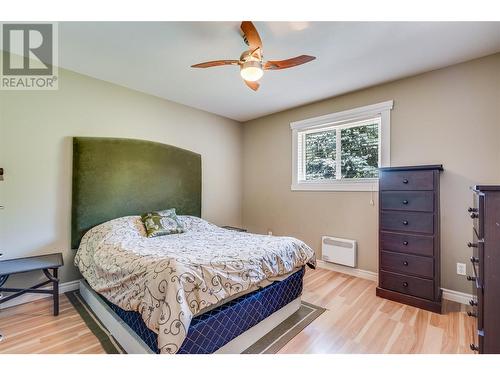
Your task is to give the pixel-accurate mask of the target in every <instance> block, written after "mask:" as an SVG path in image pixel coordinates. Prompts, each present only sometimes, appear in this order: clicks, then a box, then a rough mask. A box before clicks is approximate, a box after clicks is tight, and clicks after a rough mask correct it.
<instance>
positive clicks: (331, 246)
mask: <svg viewBox="0 0 500 375" xmlns="http://www.w3.org/2000/svg"><path fill="white" fill-rule="evenodd" d="M356 251H357V245H356V241H355V240H348V239H345V238H337V237H329V236H323V237H322V238H321V253H322V259H323V260H324V261H325V262H331V263H337V264H341V265H343V266H348V267H356Z"/></svg>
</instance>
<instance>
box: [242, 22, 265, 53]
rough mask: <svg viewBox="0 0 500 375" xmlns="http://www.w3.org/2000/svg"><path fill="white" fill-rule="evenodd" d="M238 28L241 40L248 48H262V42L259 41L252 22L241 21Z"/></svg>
mask: <svg viewBox="0 0 500 375" xmlns="http://www.w3.org/2000/svg"><path fill="white" fill-rule="evenodd" d="M240 28H241V31H243V34H244V37H243V39H244V40H245V42H246V44H248V45H249V46H250V48H259V47H260V48H262V41H261V40H260V36H259V33H258V32H257V29H256V28H255V26H254V24H253V23H252V22H250V21H243V22H242V23H241V26H240Z"/></svg>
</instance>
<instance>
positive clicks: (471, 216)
mask: <svg viewBox="0 0 500 375" xmlns="http://www.w3.org/2000/svg"><path fill="white" fill-rule="evenodd" d="M478 217H479V215H478V214H476V213H475V212H472V213H471V214H470V218H471V219H477V218H478Z"/></svg>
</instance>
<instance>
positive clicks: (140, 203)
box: [71, 137, 201, 249]
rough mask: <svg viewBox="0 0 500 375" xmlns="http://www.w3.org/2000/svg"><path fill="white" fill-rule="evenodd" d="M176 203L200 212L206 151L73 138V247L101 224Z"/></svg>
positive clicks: (181, 209)
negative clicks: (202, 160)
mask: <svg viewBox="0 0 500 375" xmlns="http://www.w3.org/2000/svg"><path fill="white" fill-rule="evenodd" d="M171 207H174V208H175V209H176V211H177V213H178V214H180V215H193V216H198V217H200V216H201V155H199V154H196V153H194V152H191V151H187V150H183V149H181V148H177V147H174V146H169V145H166V144H162V143H156V142H149V141H142V140H134V139H120V138H87V137H75V138H73V199H72V220H71V247H72V248H73V249H76V248H78V245H79V244H80V240H81V239H82V236H83V235H84V234H85V232H87V231H88V230H89V229H90V228H92V227H94V226H96V225H98V224H101V223H104V222H106V221H108V220H111V219H115V218H118V217H122V216H127V215H141V214H143V213H145V212H147V211H154V210H161V209H166V208H171Z"/></svg>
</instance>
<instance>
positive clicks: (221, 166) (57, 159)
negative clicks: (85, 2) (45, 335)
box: [0, 70, 242, 285]
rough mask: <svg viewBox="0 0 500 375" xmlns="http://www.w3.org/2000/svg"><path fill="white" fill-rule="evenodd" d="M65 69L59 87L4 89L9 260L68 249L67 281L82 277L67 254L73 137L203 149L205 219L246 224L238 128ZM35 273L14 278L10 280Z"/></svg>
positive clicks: (3, 190)
mask: <svg viewBox="0 0 500 375" xmlns="http://www.w3.org/2000/svg"><path fill="white" fill-rule="evenodd" d="M59 73H60V81H59V90H58V91H53V92H49V91H41V92H33V91H24V92H23V91H19V92H5V91H3V92H2V91H0V167H3V168H5V181H3V182H0V205H4V206H5V207H6V208H5V209H4V210H3V211H0V249H1V250H0V252H3V253H4V259H5V258H14V257H21V256H27V255H33V254H37V253H47V252H55V251H62V252H63V253H64V260H65V263H66V265H65V266H64V268H63V270H62V273H61V276H62V281H69V280H75V279H77V278H79V277H80V276H79V275H78V273H77V271H76V269H75V268H74V267H73V265H72V260H73V255H74V252H73V251H71V250H70V224H71V223H70V210H71V159H72V157H71V152H72V149H71V137H73V136H102V137H122V138H136V139H147V140H153V141H156V142H162V143H166V144H171V145H175V146H178V147H182V148H185V149H188V150H192V151H194V152H197V153H200V154H201V155H202V168H203V200H202V206H203V208H202V211H203V212H202V214H203V217H204V218H206V219H208V220H210V221H212V222H214V223H216V224H221V225H222V224H229V225H231V224H232V225H240V224H241V191H242V187H241V147H242V129H241V124H239V123H238V122H236V121H232V120H228V119H226V118H223V117H220V116H216V115H213V114H209V113H207V112H203V111H199V110H196V109H192V108H189V107H186V106H183V105H179V104H176V103H172V102H169V101H166V100H163V99H160V98H157V97H154V96H150V95H146V94H142V93H139V92H136V91H132V90H129V89H126V88H123V87H120V86H117V85H113V84H110V83H106V82H103V81H99V80H96V79H93V78H90V77H86V76H83V75H79V74H76V73H73V72H69V71H65V70H60V71H59ZM35 277H36V276H35V275H30V276H28V278H25V277H23V280H20V278H17V279H15V278H13V280H9V284H11V285H12V284H17V285H20V284H21V283H24V284H26V283H27V282H29V281H33V278H35ZM12 281H14V282H12ZM19 281H21V283H19Z"/></svg>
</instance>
